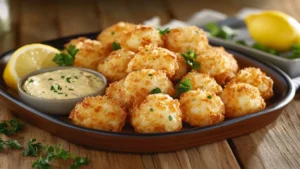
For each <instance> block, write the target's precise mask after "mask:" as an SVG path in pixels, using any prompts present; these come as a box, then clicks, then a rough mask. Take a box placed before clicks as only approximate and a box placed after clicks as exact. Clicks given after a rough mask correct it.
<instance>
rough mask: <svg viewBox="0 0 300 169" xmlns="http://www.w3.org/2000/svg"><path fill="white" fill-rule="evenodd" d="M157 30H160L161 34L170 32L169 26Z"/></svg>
mask: <svg viewBox="0 0 300 169" xmlns="http://www.w3.org/2000/svg"><path fill="white" fill-rule="evenodd" d="M157 30H158V32H159V34H161V35H164V34H166V33H169V32H170V29H169V28H166V29H160V28H158V29H157Z"/></svg>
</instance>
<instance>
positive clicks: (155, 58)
mask: <svg viewBox="0 0 300 169" xmlns="http://www.w3.org/2000/svg"><path fill="white" fill-rule="evenodd" d="M141 69H155V70H165V71H166V73H167V76H168V77H169V78H170V77H172V76H173V75H174V74H175V71H176V70H177V69H178V63H177V56H176V54H175V53H173V52H171V51H169V50H168V49H165V48H161V47H157V46H152V45H151V46H150V45H148V46H146V47H144V48H140V50H139V52H138V53H137V54H136V55H135V56H134V57H133V59H131V60H130V62H129V64H128V68H127V70H126V71H127V72H132V71H135V70H141Z"/></svg>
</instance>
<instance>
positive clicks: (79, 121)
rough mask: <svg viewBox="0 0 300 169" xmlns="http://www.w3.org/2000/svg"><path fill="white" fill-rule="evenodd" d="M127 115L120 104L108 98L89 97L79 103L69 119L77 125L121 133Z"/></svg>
mask: <svg viewBox="0 0 300 169" xmlns="http://www.w3.org/2000/svg"><path fill="white" fill-rule="evenodd" d="M126 116H127V113H126V112H125V111H124V110H123V109H122V107H121V106H120V105H119V104H118V102H116V101H114V100H112V99H109V98H108V97H102V96H96V97H87V98H85V99H84V100H83V101H82V102H80V103H77V104H76V106H75V108H74V109H73V110H72V112H71V114H70V116H69V118H70V119H71V120H72V122H73V123H74V124H76V125H79V126H83V127H87V128H92V129H98V130H105V131H113V132H120V131H121V130H122V128H123V126H124V124H125V119H126Z"/></svg>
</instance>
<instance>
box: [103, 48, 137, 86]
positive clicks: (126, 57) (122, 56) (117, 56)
mask: <svg viewBox="0 0 300 169" xmlns="http://www.w3.org/2000/svg"><path fill="white" fill-rule="evenodd" d="M134 55H135V53H134V52H131V51H128V50H125V49H120V50H117V51H114V52H111V53H110V54H109V55H108V57H107V58H106V59H105V60H103V61H101V62H100V63H99V64H98V67H97V70H98V72H100V73H102V74H103V75H104V76H105V77H106V78H107V80H108V82H114V81H118V80H121V79H123V78H125V77H126V76H127V74H128V73H126V69H127V65H128V63H129V61H130V60H131V59H132V58H133V56H134Z"/></svg>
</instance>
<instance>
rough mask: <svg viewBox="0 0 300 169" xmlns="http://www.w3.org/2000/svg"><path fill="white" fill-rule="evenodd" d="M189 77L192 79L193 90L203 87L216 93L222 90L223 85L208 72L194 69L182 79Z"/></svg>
mask: <svg viewBox="0 0 300 169" xmlns="http://www.w3.org/2000/svg"><path fill="white" fill-rule="evenodd" d="M187 78H188V79H190V81H191V84H192V90H196V89H202V90H206V91H208V92H212V93H215V94H219V93H220V92H221V91H222V87H221V86H220V85H219V84H218V83H217V82H216V80H215V79H214V78H212V77H210V76H209V75H207V74H203V73H198V72H196V71H193V72H189V73H188V74H187V75H185V76H184V77H183V78H182V79H187Z"/></svg>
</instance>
